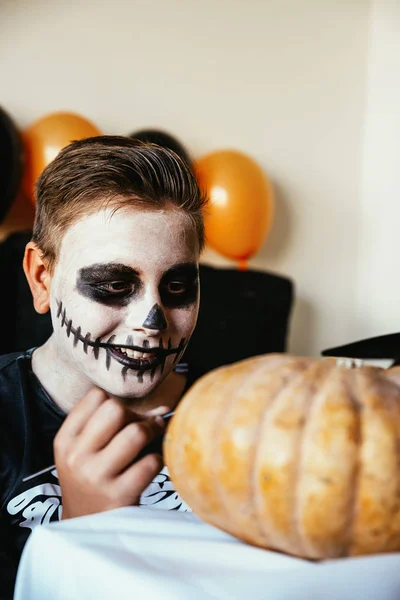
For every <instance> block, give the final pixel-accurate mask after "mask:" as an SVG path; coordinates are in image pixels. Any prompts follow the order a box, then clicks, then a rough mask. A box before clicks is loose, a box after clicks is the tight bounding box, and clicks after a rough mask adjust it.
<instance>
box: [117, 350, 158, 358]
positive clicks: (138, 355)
mask: <svg viewBox="0 0 400 600" xmlns="http://www.w3.org/2000/svg"><path fill="white" fill-rule="evenodd" d="M118 350H119V351H120V352H122V354H125V356H127V357H128V358H133V359H135V360H143V359H144V358H150V357H151V356H152V354H151V353H149V352H145V353H143V352H139V351H138V350H131V349H130V348H118Z"/></svg>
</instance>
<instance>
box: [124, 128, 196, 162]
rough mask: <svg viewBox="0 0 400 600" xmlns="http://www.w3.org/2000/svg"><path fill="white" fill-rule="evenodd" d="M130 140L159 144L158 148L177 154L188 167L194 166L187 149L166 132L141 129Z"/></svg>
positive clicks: (131, 135) (132, 134)
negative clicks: (167, 149)
mask: <svg viewBox="0 0 400 600" xmlns="http://www.w3.org/2000/svg"><path fill="white" fill-rule="evenodd" d="M129 137H130V138H132V139H135V140H140V141H142V142H150V143H151V144H157V145H158V146H162V147H163V148H169V150H172V151H173V152H175V153H176V154H177V155H178V156H180V157H181V158H182V160H184V161H185V162H187V164H188V165H190V166H192V161H191V158H190V154H189V152H188V151H187V150H186V148H185V147H184V146H183V144H181V142H179V141H178V140H177V139H176V138H175V137H173V136H172V135H170V134H169V133H166V132H165V131H160V130H158V129H141V130H140V131H135V132H134V133H131V134H130V135H129Z"/></svg>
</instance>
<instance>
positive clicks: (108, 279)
mask: <svg viewBox="0 0 400 600" xmlns="http://www.w3.org/2000/svg"><path fill="white" fill-rule="evenodd" d="M198 258H199V248H198V241H197V237H196V233H195V231H194V228H193V227H192V226H191V224H190V222H189V220H188V218H187V217H186V216H185V215H184V213H182V212H180V211H178V210H172V209H171V210H170V209H166V210H157V211H148V212H143V211H141V210H140V211H139V210H137V209H134V208H133V209H132V208H129V209H120V210H118V211H117V212H115V213H114V214H113V211H112V209H107V210H102V211H100V212H98V213H95V214H93V215H89V216H87V217H84V218H83V219H81V220H80V221H78V222H77V223H76V224H75V225H73V226H72V227H71V228H70V229H69V230H68V231H67V232H66V234H65V236H64V238H63V241H62V244H61V249H60V256H59V260H58V262H57V265H56V268H55V271H54V276H53V279H52V282H51V313H52V320H53V326H54V334H53V343H52V346H53V348H54V349H55V352H56V354H57V359H58V360H59V361H61V362H62V363H64V365H65V366H66V367H67V371H68V372H69V373H71V369H72V373H73V378H74V380H75V381H77V386H76V387H80V388H83V387H86V385H88V386H91V385H96V386H98V387H100V388H102V389H104V390H105V391H106V392H108V393H109V394H111V395H113V396H116V397H120V398H125V399H128V398H132V399H133V398H143V397H145V396H146V395H148V394H149V393H150V392H152V391H153V390H154V389H155V388H156V387H157V386H158V385H159V384H160V383H161V381H163V379H164V378H165V377H166V376H167V375H168V374H169V373H170V372H171V370H172V368H173V366H174V364H176V363H177V362H178V360H179V359H180V357H181V356H182V353H183V351H184V349H185V347H186V345H187V343H188V341H189V338H190V336H191V334H192V332H193V329H194V326H195V324H196V319H197V313H198V302H199V293H198Z"/></svg>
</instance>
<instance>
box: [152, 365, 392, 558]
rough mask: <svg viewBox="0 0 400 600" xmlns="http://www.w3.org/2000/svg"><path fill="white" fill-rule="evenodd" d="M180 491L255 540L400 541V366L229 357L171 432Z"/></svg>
mask: <svg viewBox="0 0 400 600" xmlns="http://www.w3.org/2000/svg"><path fill="white" fill-rule="evenodd" d="M164 456H165V460H166V464H167V466H168V468H169V471H170V475H171V478H172V481H173V482H174V484H175V486H176V489H177V491H178V492H179V493H180V494H181V496H182V497H183V498H184V500H185V501H186V502H187V503H188V504H189V506H191V507H192V509H193V511H194V512H195V513H196V514H197V515H198V516H199V517H200V518H202V519H203V520H204V521H207V522H209V523H211V524H212V525H215V526H216V527H218V528H220V529H223V530H225V531H226V532H228V533H230V534H231V535H234V536H236V537H238V538H241V539H242V540H245V541H246V542H249V543H250V544H255V545H257V546H261V547H265V548H271V549H276V550H279V551H283V552H287V553H289V554H293V555H297V556H301V557H305V558H311V559H324V558H333V557H340V556H347V555H358V554H373V553H379V552H390V551H399V550H400V370H399V369H389V370H384V369H380V368H377V367H366V366H361V367H359V368H354V369H348V368H342V367H340V366H338V364H337V362H336V361H335V360H334V359H323V360H314V359H311V358H300V357H294V356H290V355H285V354H281V355H280V354H275V355H271V354H270V355H266V356H259V357H256V358H251V359H247V360H244V361H241V362H239V363H236V364H234V365H230V366H226V367H221V368H219V369H216V370H215V371H213V372H211V373H208V374H207V375H205V376H204V377H202V378H201V379H200V380H199V381H197V382H196V384H195V385H194V386H193V387H192V388H191V389H190V390H189V391H188V392H187V394H186V395H185V397H184V398H183V400H182V401H181V403H180V405H179V407H178V410H177V413H176V415H175V416H174V418H173V420H172V422H171V424H170V426H169V428H168V431H167V434H166V436H165V442H164Z"/></svg>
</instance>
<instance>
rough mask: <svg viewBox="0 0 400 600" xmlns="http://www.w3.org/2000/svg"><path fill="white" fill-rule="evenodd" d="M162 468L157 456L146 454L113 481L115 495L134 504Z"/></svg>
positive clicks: (159, 457)
mask: <svg viewBox="0 0 400 600" xmlns="http://www.w3.org/2000/svg"><path fill="white" fill-rule="evenodd" d="M162 466H163V461H162V457H161V456H160V455H159V454H148V455H147V456H145V457H144V458H141V459H140V460H139V461H138V462H137V463H134V464H133V465H132V466H131V467H129V469H126V471H124V472H123V473H122V474H121V475H120V476H119V477H118V479H117V480H116V481H115V483H114V485H115V486H116V488H115V489H116V493H117V495H118V496H119V497H121V498H130V503H131V504H135V503H136V502H138V500H139V498H140V496H141V495H142V493H143V492H144V490H145V489H146V488H147V487H148V486H149V485H150V483H151V482H152V481H153V479H154V477H155V476H156V475H158V473H159V472H160V471H161V469H162Z"/></svg>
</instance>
